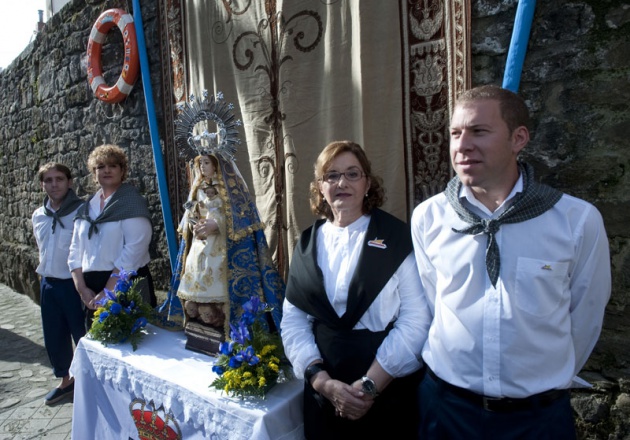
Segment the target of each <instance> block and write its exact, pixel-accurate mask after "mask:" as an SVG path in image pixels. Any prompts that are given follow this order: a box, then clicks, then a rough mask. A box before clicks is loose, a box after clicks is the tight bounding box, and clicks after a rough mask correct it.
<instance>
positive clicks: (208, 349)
mask: <svg viewBox="0 0 630 440" xmlns="http://www.w3.org/2000/svg"><path fill="white" fill-rule="evenodd" d="M184 334H185V335H186V338H187V339H186V349H187V350H192V351H196V352H198V353H204V354H207V355H209V356H216V355H217V354H218V353H219V344H221V342H225V332H224V331H223V329H222V328H219V327H210V326H209V325H207V324H201V323H199V322H197V321H189V322H187V323H186V326H185V327H184Z"/></svg>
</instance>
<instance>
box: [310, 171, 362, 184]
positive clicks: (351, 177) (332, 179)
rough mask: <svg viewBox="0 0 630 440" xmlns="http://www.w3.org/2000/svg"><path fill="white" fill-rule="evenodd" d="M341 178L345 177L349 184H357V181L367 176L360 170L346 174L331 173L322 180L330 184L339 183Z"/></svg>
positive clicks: (326, 174)
mask: <svg viewBox="0 0 630 440" xmlns="http://www.w3.org/2000/svg"><path fill="white" fill-rule="evenodd" d="M341 176H344V177H345V178H346V180H347V181H349V182H356V181H357V180H359V179H361V178H362V177H363V176H365V174H364V173H362V172H361V171H359V170H350V171H346V172H345V173H339V172H337V171H332V172H330V173H325V174H324V175H323V176H322V178H321V180H323V181H326V182H328V183H337V182H339V179H341Z"/></svg>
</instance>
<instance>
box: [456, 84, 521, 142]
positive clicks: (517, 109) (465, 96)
mask: <svg viewBox="0 0 630 440" xmlns="http://www.w3.org/2000/svg"><path fill="white" fill-rule="evenodd" d="M483 99H493V100H495V101H499V110H500V111H501V117H502V118H503V120H504V121H505V123H506V124H507V126H508V129H509V130H510V133H512V132H514V130H516V129H517V128H518V127H521V126H524V127H526V128H527V129H528V130H529V129H530V123H531V121H530V118H529V109H528V108H527V105H526V104H525V101H524V100H523V98H521V97H520V96H518V95H517V94H516V93H514V92H512V91H510V90H508V89H504V88H501V87H499V86H493V85H485V86H479V87H475V88H473V89H470V90H466V91H465V92H463V93H462V94H461V95H459V97H458V98H457V99H456V100H455V106H456V107H457V106H461V105H465V104H467V103H471V102H475V101H480V100H483Z"/></svg>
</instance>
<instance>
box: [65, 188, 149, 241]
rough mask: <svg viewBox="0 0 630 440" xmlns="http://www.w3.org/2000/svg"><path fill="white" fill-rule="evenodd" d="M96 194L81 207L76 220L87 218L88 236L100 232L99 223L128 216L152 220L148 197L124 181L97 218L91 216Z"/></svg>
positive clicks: (90, 236)
mask: <svg viewBox="0 0 630 440" xmlns="http://www.w3.org/2000/svg"><path fill="white" fill-rule="evenodd" d="M92 198H94V196H92V197H90V199H89V200H88V201H87V202H86V204H85V205H83V206H82V207H81V209H79V212H78V213H77V216H76V217H75V220H77V219H80V220H86V221H87V222H89V223H90V229H89V231H88V238H92V234H93V233H94V232H98V227H97V226H96V225H97V224H99V223H107V222H115V221H119V220H125V219H128V218H135V217H145V218H147V219H148V220H149V221H151V214H150V212H149V206H148V204H147V199H145V198H144V197H143V196H142V195H141V194H140V192H138V190H137V189H136V188H135V187H133V186H132V185H130V184H128V183H123V184H122V185H121V186H120V187H119V188H118V189H117V190H116V192H115V193H114V195H113V196H112V198H111V199H110V200H109V202H107V205H105V207H104V208H103V211H102V212H101V213H100V214H99V216H98V217H96V219H94V220H93V219H92V218H91V217H90V201H91V200H92Z"/></svg>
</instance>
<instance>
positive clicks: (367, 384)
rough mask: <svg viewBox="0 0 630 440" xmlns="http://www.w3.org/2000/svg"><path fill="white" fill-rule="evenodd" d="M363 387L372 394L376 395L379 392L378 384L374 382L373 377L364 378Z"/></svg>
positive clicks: (364, 390)
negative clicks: (377, 389)
mask: <svg viewBox="0 0 630 440" xmlns="http://www.w3.org/2000/svg"><path fill="white" fill-rule="evenodd" d="M362 388H363V392H365V393H367V394H369V395H371V396H375V395H376V394H377V392H376V385H375V384H374V381H373V380H372V379H363V386H362Z"/></svg>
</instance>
